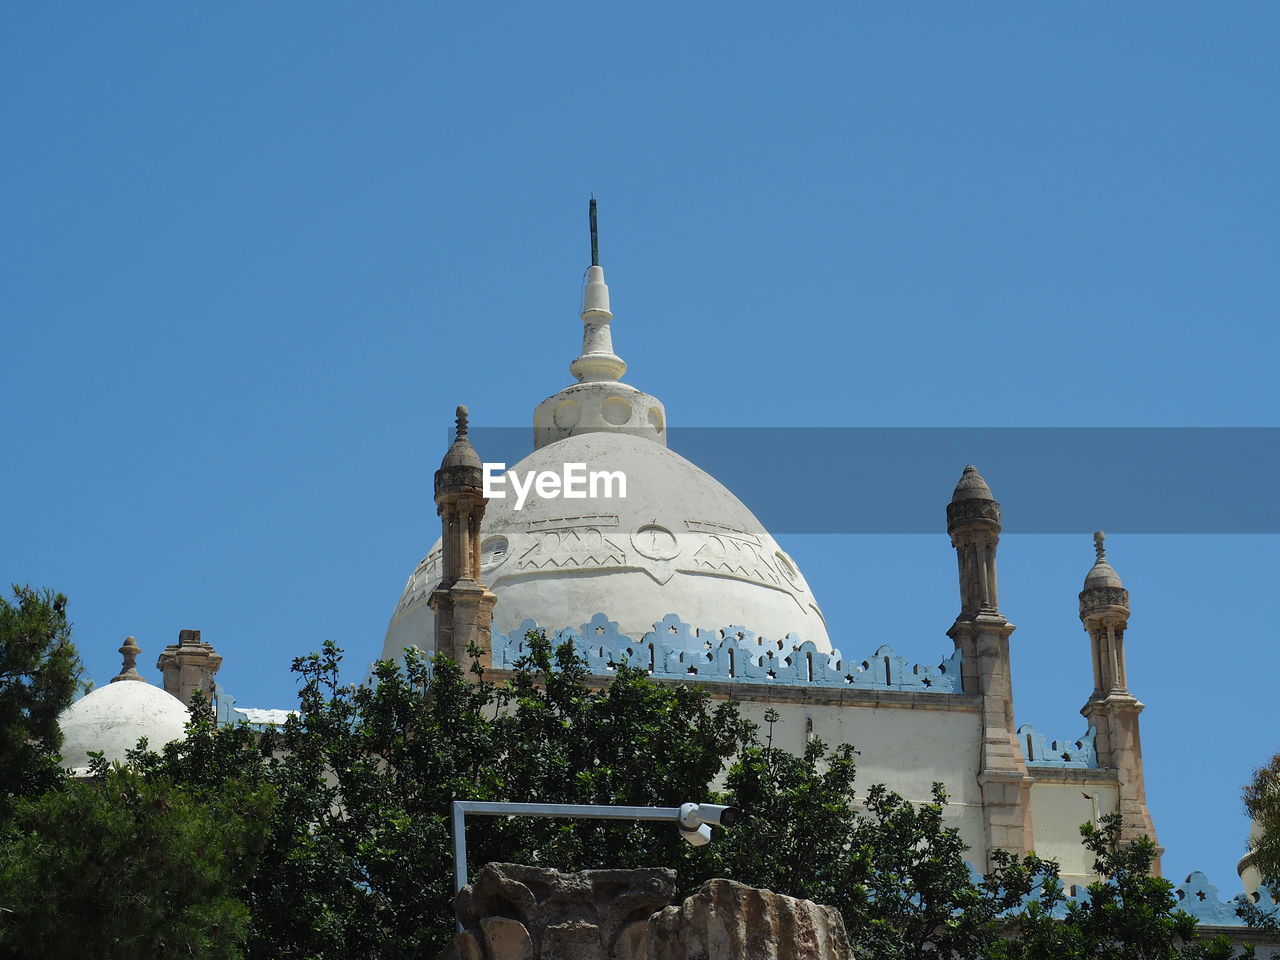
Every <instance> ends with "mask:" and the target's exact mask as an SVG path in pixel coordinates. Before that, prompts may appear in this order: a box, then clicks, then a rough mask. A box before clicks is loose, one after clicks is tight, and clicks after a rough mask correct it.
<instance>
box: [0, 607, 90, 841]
mask: <svg viewBox="0 0 1280 960" xmlns="http://www.w3.org/2000/svg"><path fill="white" fill-rule="evenodd" d="M79 677H80V661H79V658H78V657H77V656H76V650H75V647H74V646H73V645H72V643H71V628H70V625H69V624H68V622H67V598H66V597H64V596H63V595H62V594H60V593H53V592H51V591H48V590H44V591H40V590H33V589H32V588H31V587H19V586H15V587H14V588H13V599H12V601H10V600H9V599H7V598H5V597H0V771H4V775H3V777H0V824H3V823H4V822H5V821H7V820H8V818H9V817H10V816H11V815H12V813H13V810H14V807H15V805H16V804H17V802H18V801H19V800H20V799H21V798H23V797H35V796H38V795H39V794H41V793H42V792H44V791H45V790H48V789H49V788H51V787H53V786H55V785H56V784H57V782H58V779H59V777H60V770H59V767H58V759H59V758H58V748H59V747H60V746H61V745H62V735H61V734H60V733H59V732H58V714H60V713H61V712H62V711H63V710H65V709H66V708H67V707H68V706H69V705H70V704H71V700H72V698H73V697H74V696H75V692H76V685H77V683H78V681H79Z"/></svg>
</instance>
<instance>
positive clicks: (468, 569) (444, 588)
mask: <svg viewBox="0 0 1280 960" xmlns="http://www.w3.org/2000/svg"><path fill="white" fill-rule="evenodd" d="M457 414H458V420H457V435H456V437H455V438H454V441H453V445H452V446H450V447H449V450H448V452H447V453H445V455H444V459H443V460H442V461H441V462H440V469H439V470H437V471H436V476H435V498H436V512H437V513H438V514H439V515H440V527H441V574H442V575H441V580H440V583H439V584H438V585H437V586H436V588H435V589H434V590H432V591H431V597H430V601H429V602H430V604H431V609H432V611H434V613H435V652H436V653H437V654H443V655H444V656H447V657H449V658H450V659H452V660H454V661H456V662H458V663H462V664H466V663H469V662H470V655H469V652H468V651H469V650H470V649H471V648H472V647H473V646H474V647H475V648H478V649H479V650H480V651H481V663H482V664H483V665H485V666H488V665H490V663H491V659H490V646H491V631H492V624H493V605H494V604H495V603H496V602H497V600H498V598H497V597H496V596H494V595H493V594H492V593H490V592H489V590H488V588H487V587H485V585H484V584H483V583H481V582H480V522H481V521H482V520H483V519H484V509H485V505H486V503H487V501H486V500H485V497H484V468H483V465H482V464H481V462H480V457H479V455H478V454H477V453H476V451H475V448H474V447H472V446H471V440H470V439H469V438H468V436H467V432H468V426H467V408H466V407H458V410H457Z"/></svg>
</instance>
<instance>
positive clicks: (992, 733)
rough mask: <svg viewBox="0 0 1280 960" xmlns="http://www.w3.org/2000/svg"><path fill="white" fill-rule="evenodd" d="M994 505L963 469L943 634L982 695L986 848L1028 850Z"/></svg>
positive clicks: (954, 510)
mask: <svg viewBox="0 0 1280 960" xmlns="http://www.w3.org/2000/svg"><path fill="white" fill-rule="evenodd" d="M1000 530H1001V526H1000V504H999V503H998V502H997V501H996V499H995V497H993V496H992V494H991V488H990V487H988V486H987V482H986V481H985V480H983V479H982V474H980V473H979V472H978V468H977V467H975V466H973V465H972V464H970V465H969V466H967V467H965V468H964V472H963V474H961V476H960V481H959V482H958V483H957V484H956V488H955V492H954V493H953V494H952V497H951V502H950V503H949V504H947V533H949V534H950V535H951V545H952V546H953V547H955V550H956V560H957V561H958V563H959V577H960V613H959V615H958V616H957V617H956V621H955V623H954V624H952V626H951V629H950V630H948V631H947V635H948V636H949V637H951V639H952V640H953V641H954V642H955V645H956V648H957V649H958V650H960V652H961V654H962V656H963V658H964V660H963V667H962V676H963V685H964V692H965V693H970V694H977V695H979V696H981V697H982V757H981V762H980V772H979V774H978V783H979V784H980V786H981V788H982V806H983V818H984V821H985V826H986V840H987V849H988V851H990V850H992V849H994V848H997V847H999V848H1001V849H1004V850H1010V851H1013V852H1015V853H1026V852H1028V851H1030V850H1031V849H1032V847H1033V838H1032V822H1031V785H1032V783H1034V778H1032V777H1031V776H1030V774H1029V773H1028V772H1027V764H1026V760H1025V759H1024V757H1023V755H1022V751H1021V750H1020V749H1019V748H1018V744H1017V740H1016V734H1015V732H1014V722H1013V681H1012V677H1011V671H1010V663H1009V636H1010V634H1012V633H1013V631H1014V626H1013V624H1011V623H1010V622H1009V621H1008V620H1006V619H1005V618H1004V616H1003V615H1002V614H1001V613H1000V606H999V599H998V594H997V590H996V547H997V546H998V544H999V543H1000Z"/></svg>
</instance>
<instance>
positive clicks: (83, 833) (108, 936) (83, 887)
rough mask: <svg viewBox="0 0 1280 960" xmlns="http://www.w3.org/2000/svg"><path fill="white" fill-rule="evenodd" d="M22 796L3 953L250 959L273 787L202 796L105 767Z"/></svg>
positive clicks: (7, 863) (3, 875)
mask: <svg viewBox="0 0 1280 960" xmlns="http://www.w3.org/2000/svg"><path fill="white" fill-rule="evenodd" d="M99 772H100V775H99V777H98V778H97V779H95V780H90V781H76V782H71V783H68V784H66V785H65V786H64V788H63V789H58V790H50V791H48V792H46V793H44V794H43V795H42V796H40V797H38V798H35V799H26V800H22V801H20V802H19V803H18V805H17V808H16V810H15V812H14V816H13V819H12V821H11V823H10V824H9V826H8V827H7V829H5V830H4V831H3V832H0V955H3V956H5V957H14V958H18V957H21V958H24V960H44V958H49V960H63V958H66V957H96V958H103V960H114V958H119V960H134V958H137V957H191V958H199V960H214V958H217V960H224V958H226V960H230V958H236V957H240V956H242V955H243V954H242V951H241V949H240V945H241V944H242V943H243V941H244V938H245V936H246V934H247V932H248V927H249V911H248V907H247V906H246V905H245V903H244V902H243V901H242V900H241V899H240V898H239V897H238V896H237V894H238V892H239V891H240V890H241V889H242V887H243V886H244V883H245V880H246V879H247V876H248V874H249V872H250V871H251V870H252V869H253V868H254V866H255V865H256V864H257V862H258V861H257V856H256V854H257V851H258V849H259V848H260V847H261V844H262V842H263V840H264V839H265V823H266V822H267V821H268V819H269V808H270V804H271V797H270V792H269V791H266V790H250V789H238V788H237V786H236V785H235V784H234V783H232V782H224V783H221V784H219V787H218V789H217V790H216V791H213V792H210V793H208V794H205V795H198V794H197V793H195V792H193V791H191V790H188V789H184V788H181V787H178V786H176V785H175V784H174V783H173V782H172V781H170V780H168V779H166V778H163V777H150V778H144V777H143V776H142V775H140V774H139V773H137V772H135V771H133V770H130V769H128V768H122V767H116V768H114V769H110V770H107V769H105V768H104V769H100V771H99Z"/></svg>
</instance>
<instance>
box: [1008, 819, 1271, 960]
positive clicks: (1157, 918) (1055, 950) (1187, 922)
mask: <svg viewBox="0 0 1280 960" xmlns="http://www.w3.org/2000/svg"><path fill="white" fill-rule="evenodd" d="M1080 834H1081V837H1082V840H1083V842H1084V846H1085V848H1086V849H1087V850H1088V851H1089V852H1090V853H1092V854H1093V855H1094V865H1093V869H1094V872H1095V873H1097V874H1098V876H1099V878H1100V879H1099V880H1097V881H1096V882H1094V883H1092V884H1090V885H1089V886H1088V888H1087V890H1086V891H1085V895H1084V896H1083V897H1078V898H1077V897H1067V896H1066V892H1065V891H1064V889H1063V887H1062V885H1061V884H1060V883H1059V882H1057V880H1056V878H1054V879H1050V880H1049V881H1048V882H1046V883H1044V884H1043V885H1042V886H1041V888H1040V890H1039V894H1038V896H1037V897H1036V898H1035V899H1034V900H1033V901H1032V902H1030V903H1029V904H1028V905H1027V907H1026V909H1025V910H1023V911H1021V912H1019V913H1017V914H1016V915H1014V916H1012V917H1011V918H1010V920H1009V934H1010V936H1009V937H1008V939H1007V940H1006V941H1005V942H1004V943H1003V944H1002V949H1001V950H1000V951H999V952H997V953H994V954H993V955H992V956H993V957H995V958H999V960H1058V958H1062V960H1086V958H1087V960H1227V958H1230V957H1234V956H1252V955H1253V951H1252V948H1248V949H1245V950H1243V951H1242V952H1241V953H1240V954H1237V952H1236V950H1235V948H1234V947H1233V945H1232V943H1231V941H1230V940H1228V939H1227V938H1226V937H1224V936H1216V937H1212V938H1209V939H1201V938H1200V937H1199V936H1198V935H1197V933H1196V920H1195V918H1194V917H1192V916H1191V915H1190V914H1188V913H1186V912H1185V911H1183V910H1181V909H1179V908H1178V899H1177V895H1176V894H1175V893H1174V887H1173V884H1172V883H1170V882H1169V881H1168V880H1165V879H1164V878H1162V877H1156V876H1152V874H1151V868H1152V864H1153V863H1154V862H1155V857H1156V846H1155V844H1154V843H1153V842H1152V841H1151V840H1150V839H1149V838H1147V837H1143V838H1141V839H1138V840H1135V841H1133V842H1131V843H1124V842H1122V841H1121V839H1120V835H1121V819H1120V815H1119V814H1114V813H1113V814H1108V815H1106V816H1104V817H1102V818H1101V819H1100V820H1099V821H1098V823H1097V824H1092V823H1086V824H1084V825H1083V826H1082V827H1081V828H1080Z"/></svg>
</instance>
